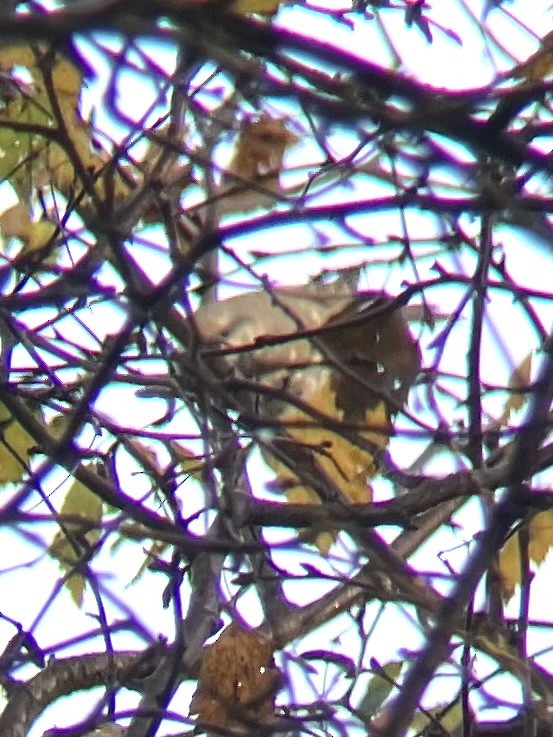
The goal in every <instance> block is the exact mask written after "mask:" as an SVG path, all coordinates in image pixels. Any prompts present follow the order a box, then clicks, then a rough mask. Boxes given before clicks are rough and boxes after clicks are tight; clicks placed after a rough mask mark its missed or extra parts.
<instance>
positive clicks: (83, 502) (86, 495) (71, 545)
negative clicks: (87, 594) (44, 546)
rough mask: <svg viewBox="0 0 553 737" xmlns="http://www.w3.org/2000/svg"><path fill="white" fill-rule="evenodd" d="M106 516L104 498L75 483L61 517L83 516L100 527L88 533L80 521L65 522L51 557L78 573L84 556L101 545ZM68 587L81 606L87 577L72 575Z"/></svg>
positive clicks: (56, 537) (68, 494)
mask: <svg viewBox="0 0 553 737" xmlns="http://www.w3.org/2000/svg"><path fill="white" fill-rule="evenodd" d="M102 513H103V505H102V501H101V499H99V498H98V497H97V496H96V494H93V493H92V491H90V489H88V488H87V487H86V486H85V485H84V484H82V483H81V482H80V481H75V482H74V483H73V484H72V485H71V487H70V488H69V491H68V492H67V495H66V497H65V501H64V503H63V505H62V508H61V515H63V516H67V517H82V519H83V520H85V521H86V522H89V523H90V524H92V525H96V527H94V528H93V529H88V530H86V528H85V527H84V526H83V525H80V524H79V523H78V522H64V523H63V527H62V528H61V529H59V530H58V532H57V533H56V535H55V537H54V539H53V541H52V544H51V545H50V547H49V548H48V552H49V554H50V555H51V556H52V557H53V558H56V559H57V560H58V562H59V564H60V566H61V568H62V569H63V570H66V571H70V572H71V571H74V569H75V568H77V567H78V566H79V564H80V563H81V561H82V560H83V557H85V556H86V554H87V552H88V550H90V548H91V547H92V546H94V545H95V544H96V543H97V542H98V540H99V539H100V523H101V521H102ZM85 530H86V531H85ZM66 585H67V588H68V590H69V593H70V594H71V597H72V599H73V601H74V602H75V604H77V606H81V604H82V601H83V594H84V589H85V585H86V579H85V577H84V576H83V575H82V574H81V573H78V572H72V573H71V575H70V576H69V577H68V579H67V582H66Z"/></svg>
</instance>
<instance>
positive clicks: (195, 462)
mask: <svg viewBox="0 0 553 737" xmlns="http://www.w3.org/2000/svg"><path fill="white" fill-rule="evenodd" d="M170 446H171V450H172V451H173V453H174V455H175V459H176V460H177V462H178V464H179V466H180V468H181V470H182V472H183V473H184V474H186V475H187V476H191V477H192V478H194V479H196V480H197V481H202V480H203V475H202V472H203V469H204V467H205V462H204V460H203V459H202V458H201V457H198V455H197V454H196V453H194V452H193V451H191V450H190V449H189V448H185V447H184V446H182V445H180V444H179V443H175V442H171V443H170Z"/></svg>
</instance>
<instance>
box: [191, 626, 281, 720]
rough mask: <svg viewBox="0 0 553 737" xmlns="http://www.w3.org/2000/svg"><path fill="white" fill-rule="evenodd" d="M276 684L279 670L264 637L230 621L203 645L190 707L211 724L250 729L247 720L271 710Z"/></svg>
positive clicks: (261, 718)
mask: <svg viewBox="0 0 553 737" xmlns="http://www.w3.org/2000/svg"><path fill="white" fill-rule="evenodd" d="M278 684H279V671H278V669H277V668H276V666H275V664H274V661H273V652H272V650H271V648H270V646H269V644H268V643H267V642H266V640H264V639H263V638H262V637H260V636H259V635H258V634H257V633H256V632H255V631H254V630H245V629H243V628H242V627H240V626H239V625H238V624H231V625H229V626H228V627H227V628H226V629H224V630H223V632H222V633H221V635H220V636H219V638H218V639H217V640H216V642H214V643H213V644H212V645H208V646H207V647H206V648H205V653H204V657H203V660H202V665H201V669H200V678H199V680H198V689H197V691H196V693H195V694H194V697H193V699H192V703H191V707H190V711H191V713H196V714H198V717H199V719H200V721H201V722H203V723H206V724H210V725H212V726H214V727H220V728H222V729H228V730H237V731H241V732H245V731H248V732H249V731H250V729H249V728H248V722H251V721H261V720H264V719H267V718H268V717H269V716H270V715H271V714H272V713H273V709H274V697H275V693H276V690H277V689H278Z"/></svg>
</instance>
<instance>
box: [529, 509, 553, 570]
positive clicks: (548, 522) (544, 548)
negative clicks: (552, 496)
mask: <svg viewBox="0 0 553 737" xmlns="http://www.w3.org/2000/svg"><path fill="white" fill-rule="evenodd" d="M552 545H553V510H551V509H547V510H546V511H545V512H540V513H539V514H536V515H535V516H534V517H532V519H531V520H530V523H529V525H528V557H529V558H530V560H532V561H533V562H534V563H536V564H537V565H540V563H543V561H544V560H545V557H546V555H547V553H548V552H549V550H550V549H551V547H552Z"/></svg>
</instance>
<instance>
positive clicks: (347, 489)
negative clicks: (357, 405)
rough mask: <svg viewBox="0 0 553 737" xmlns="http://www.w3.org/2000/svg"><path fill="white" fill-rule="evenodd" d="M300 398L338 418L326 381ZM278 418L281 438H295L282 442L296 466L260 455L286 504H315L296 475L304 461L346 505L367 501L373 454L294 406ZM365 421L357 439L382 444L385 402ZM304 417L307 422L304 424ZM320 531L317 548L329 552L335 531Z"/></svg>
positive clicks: (333, 394)
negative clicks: (280, 425)
mask: <svg viewBox="0 0 553 737" xmlns="http://www.w3.org/2000/svg"><path fill="white" fill-rule="evenodd" d="M305 401H306V403H308V404H309V405H311V406H312V407H313V408H314V409H315V410H317V412H320V413H322V414H323V415H326V416H327V417H328V418H329V419H331V420H334V421H336V420H338V421H341V420H342V419H343V412H342V410H340V409H338V407H337V406H336V392H335V391H334V390H333V389H331V387H330V381H326V382H324V383H323V386H322V388H321V389H319V390H318V391H316V392H315V393H314V394H312V395H311V396H309V397H308V398H306V399H305ZM278 419H279V420H280V421H281V422H282V424H283V427H284V428H285V430H286V437H287V438H292V439H294V440H295V441H297V444H296V445H294V444H292V443H287V451H288V455H289V456H290V458H291V460H297V468H296V470H293V469H292V468H290V467H289V466H288V465H287V464H286V463H284V461H282V460H280V459H277V458H275V457H274V456H273V455H271V454H270V453H267V452H265V453H264V457H265V460H266V462H267V464H268V465H269V466H270V467H271V468H272V469H273V471H275V473H276V486H277V487H280V488H283V489H284V490H285V493H286V498H287V499H288V501H289V502H291V503H297V504H306V503H310V504H313V503H317V502H320V499H319V497H318V495H317V494H316V493H315V491H314V490H312V489H310V488H309V487H308V486H306V483H305V479H303V478H302V476H301V468H302V465H305V464H306V463H308V464H309V465H310V466H311V467H312V468H311V469H310V471H311V472H313V473H314V474H315V475H316V476H317V477H318V478H320V479H321V481H322V482H323V483H324V482H325V480H326V481H327V482H328V483H329V486H330V487H331V488H334V489H337V490H338V491H339V492H340V493H341V496H342V498H343V500H344V501H347V502H350V503H351V504H367V503H369V502H370V501H371V499H372V489H371V486H370V484H369V483H368V479H370V478H372V477H374V476H375V475H376V474H377V472H378V467H377V465H376V461H375V458H374V454H373V453H372V452H370V451H369V450H367V449H365V448H361V447H360V446H359V445H357V444H356V443H354V442H353V441H352V440H349V439H348V438H345V437H344V436H343V435H340V434H339V433H338V432H335V431H334V430H329V429H327V428H325V427H322V426H321V425H322V423H321V422H320V421H317V420H315V419H313V418H312V417H311V416H310V415H308V414H307V413H306V412H303V411H302V410H299V409H297V408H295V407H292V408H289V409H287V410H285V411H284V412H282V413H281V414H280V415H279V418H278ZM364 419H365V424H366V426H367V429H366V430H363V431H361V432H360V433H359V438H360V440H361V441H366V442H367V443H369V444H371V445H374V446H375V448H377V449H383V448H385V447H386V445H387V444H388V440H389V433H390V421H389V419H388V416H387V412H386V407H385V405H384V403H383V402H379V403H378V404H377V405H376V407H375V408H374V409H368V410H367V411H366V413H365V418H364ZM306 421H307V423H312V424H307V425H306V424H305V423H306ZM299 423H301V424H299ZM321 535H322V536H323V537H321V539H320V540H319V537H318V538H317V547H319V549H320V550H321V552H328V548H329V547H330V545H331V544H332V541H333V540H334V535H333V534H329V533H328V532H326V531H325V532H323V533H321ZM319 542H320V543H321V545H319ZM325 548H326V550H325Z"/></svg>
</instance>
